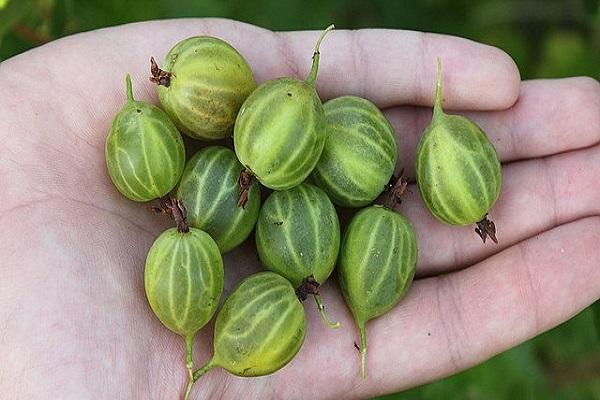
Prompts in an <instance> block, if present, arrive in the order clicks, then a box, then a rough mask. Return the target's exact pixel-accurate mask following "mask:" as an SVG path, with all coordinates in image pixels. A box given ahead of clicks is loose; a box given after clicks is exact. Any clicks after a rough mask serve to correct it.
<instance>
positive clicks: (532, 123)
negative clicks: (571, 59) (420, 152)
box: [385, 77, 600, 179]
mask: <svg viewBox="0 0 600 400" xmlns="http://www.w3.org/2000/svg"><path fill="white" fill-rule="evenodd" d="M385 114H386V116H387V117H388V119H389V120H390V122H391V123H392V124H393V125H394V128H395V130H396V134H397V137H398V145H399V161H398V163H399V166H398V170H400V169H401V168H404V171H405V173H406V174H407V176H408V177H409V178H411V179H414V161H415V159H414V156H415V152H416V148H417V145H418V142H419V140H420V138H421V136H422V134H423V131H424V130H425V128H426V126H427V125H428V124H429V123H430V122H431V109H429V108H422V107H397V108H392V109H388V110H385ZM460 114H461V115H464V116H467V117H468V118H470V119H472V120H473V121H474V122H475V123H477V124H478V125H479V126H480V127H481V128H482V129H483V130H484V131H485V132H486V133H487V135H488V137H489V138H490V141H491V142H492V143H493V144H494V146H495V147H496V151H497V152H498V156H499V157H500V159H501V160H502V161H503V162H506V161H513V160H520V159H527V158H534V157H542V156H547V155H551V154H556V153H562V152H565V151H569V150H574V149H580V148H584V147H588V146H591V145H594V144H597V143H599V142H600V85H599V84H598V81H596V80H594V79H591V78H587V77H579V78H568V79H556V80H535V81H528V82H523V83H522V84H521V95H520V97H519V100H518V101H517V103H515V105H514V106H513V107H511V108H510V109H508V110H505V111H493V112H463V113H460Z"/></svg>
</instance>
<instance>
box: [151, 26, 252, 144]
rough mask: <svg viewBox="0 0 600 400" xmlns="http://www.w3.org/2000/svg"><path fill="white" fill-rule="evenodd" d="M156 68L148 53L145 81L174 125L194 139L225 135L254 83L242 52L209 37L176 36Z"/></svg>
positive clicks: (212, 138)
mask: <svg viewBox="0 0 600 400" xmlns="http://www.w3.org/2000/svg"><path fill="white" fill-rule="evenodd" d="M161 68H162V69H161ZM161 68H159V67H158V65H157V64H156V62H155V61H154V58H152V59H151V70H150V72H151V74H152V76H151V78H150V80H151V81H152V82H154V83H156V84H157V86H158V88H157V90H158V98H159V100H160V104H161V105H162V107H163V108H164V109H165V111H166V113H167V114H168V115H169V117H170V118H171V119H172V120H173V122H175V125H177V128H179V130H181V131H182V132H183V133H185V134H187V135H189V136H191V137H193V138H196V139H202V140H214V139H222V138H225V137H227V136H230V135H231V134H232V131H233V123H234V121H235V117H236V115H237V113H238V110H239V109H240V106H241V105H242V103H243V102H244V100H246V97H248V95H249V94H250V93H251V92H252V91H253V90H254V89H255V88H256V82H255V80H254V75H253V74H252V70H251V69H250V66H249V65H248V63H247V62H246V60H245V59H244V57H242V55H241V54H240V53H239V52H238V51H237V50H236V49H235V48H233V47H232V46H231V45H230V44H228V43H227V42H225V41H223V40H221V39H218V38H215V37H211V36H194V37H190V38H187V39H184V40H182V41H180V42H179V43H177V44H176V45H175V46H174V47H173V48H172V49H171V50H170V51H169V53H168V54H167V55H166V56H165V60H164V64H163V65H162V67H161Z"/></svg>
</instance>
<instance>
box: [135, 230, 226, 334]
mask: <svg viewBox="0 0 600 400" xmlns="http://www.w3.org/2000/svg"><path fill="white" fill-rule="evenodd" d="M223 275H224V272H223V259H222V258H221V253H220V252H219V248H218V246H217V244H216V243H215V242H214V240H212V238H211V237H210V236H209V235H208V234H207V233H206V232H203V231H201V230H200V229H196V228H190V230H189V232H187V233H182V232H178V231H177V229H176V228H171V229H168V230H166V231H165V232H163V233H162V234H161V235H160V236H159V237H158V238H157V239H156V241H155V242H154V244H153V245H152V247H151V248H150V251H149V252H148V256H147V258H146V267H145V270H144V283H145V288H146V297H147V298H148V302H149V303H150V307H151V308H152V311H154V313H155V314H156V316H157V317H158V319H159V320H160V321H161V322H162V323H163V325H165V326H166V327H167V328H169V329H170V330H172V331H173V332H175V333H177V334H179V335H181V336H184V337H193V336H194V335H195V333H196V332H197V331H198V330H199V329H201V328H202V327H203V326H204V325H206V323H207V322H208V321H209V320H210V319H211V318H212V316H213V315H214V313H215V311H216V310H217V306H218V305H219V301H220V299H221V293H222V292H223Z"/></svg>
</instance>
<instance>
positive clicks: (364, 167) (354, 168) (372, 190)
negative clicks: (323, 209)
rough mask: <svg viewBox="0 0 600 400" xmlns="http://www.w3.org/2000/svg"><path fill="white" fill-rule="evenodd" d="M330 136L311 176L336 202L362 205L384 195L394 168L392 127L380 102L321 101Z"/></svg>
mask: <svg viewBox="0 0 600 400" xmlns="http://www.w3.org/2000/svg"><path fill="white" fill-rule="evenodd" d="M323 108H324V110H325V117H326V119H327V138H326V139H325V147H324V148H323V153H322V154H321V158H320V159H319V162H318V163H317V165H316V166H315V169H314V170H313V172H312V175H311V177H312V179H313V182H314V183H315V184H317V186H319V187H320V188H321V189H323V190H324V191H325V192H326V193H327V195H328V196H329V197H330V198H331V201H333V202H334V203H335V204H337V205H339V206H342V207H362V206H365V205H367V204H369V203H371V202H372V201H373V200H375V199H376V198H377V196H379V194H381V192H382V191H383V190H384V187H385V185H386V184H387V183H388V181H389V180H390V177H391V176H392V174H393V173H394V168H395V167H396V160H397V158H398V147H397V144H396V139H395V134H394V128H393V127H392V125H391V124H390V123H389V121H388V120H387V118H386V117H385V116H384V115H383V113H382V112H381V111H380V110H379V108H377V106H376V105H375V104H373V103H371V102H370V101H369V100H366V99H363V98H360V97H356V96H342V97H338V98H335V99H332V100H329V101H328V102H326V103H325V104H324V105H323Z"/></svg>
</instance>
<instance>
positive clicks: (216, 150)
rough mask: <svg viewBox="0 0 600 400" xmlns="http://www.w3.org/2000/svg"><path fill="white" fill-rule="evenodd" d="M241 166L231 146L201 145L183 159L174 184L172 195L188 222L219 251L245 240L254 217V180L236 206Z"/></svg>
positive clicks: (256, 203)
mask: <svg viewBox="0 0 600 400" xmlns="http://www.w3.org/2000/svg"><path fill="white" fill-rule="evenodd" d="M243 169H244V167H243V166H242V164H240V162H239V161H238V160H237V158H236V156H235V153H234V152H233V150H231V149H228V148H226V147H222V146H209V147H205V148H203V149H201V150H200V151H199V152H198V153H196V154H195V155H194V156H193V157H192V158H191V159H190V160H189V161H188V162H187V165H186V167H185V170H184V171H183V175H182V176H181V181H180V182H179V185H178V186H177V190H176V194H175V196H176V198H178V199H180V200H181V201H182V202H183V203H184V204H185V207H186V210H187V221H188V223H189V224H190V226H193V227H196V228H200V229H202V230H204V231H206V232H207V233H208V234H210V236H211V237H212V238H213V239H214V240H215V242H217V245H218V246H219V249H221V253H226V252H228V251H229V250H231V249H233V248H234V247H236V246H238V245H239V244H240V243H242V242H243V241H244V240H246V238H247V237H248V236H249V235H250V233H251V232H252V229H253V228H254V224H255V223H256V219H257V218H258V210H259V208H260V187H259V185H258V183H256V184H253V185H252V186H251V187H250V188H249V190H248V193H247V195H248V199H247V204H246V207H244V208H240V207H238V206H237V203H238V198H239V186H238V177H239V176H240V172H241V171H242V170H243Z"/></svg>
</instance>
